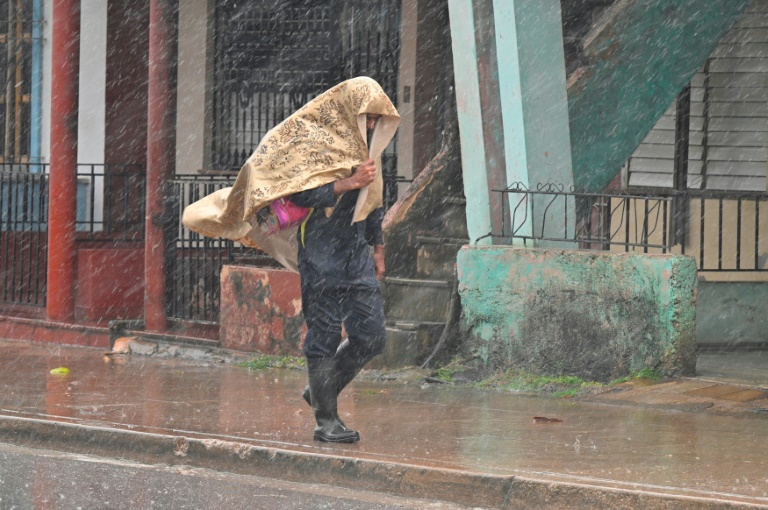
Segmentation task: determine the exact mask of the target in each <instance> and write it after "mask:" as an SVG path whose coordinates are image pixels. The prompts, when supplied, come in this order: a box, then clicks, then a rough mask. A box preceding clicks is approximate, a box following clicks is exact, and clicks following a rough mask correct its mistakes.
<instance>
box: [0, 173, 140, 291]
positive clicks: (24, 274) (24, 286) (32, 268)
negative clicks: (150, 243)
mask: <svg viewBox="0 0 768 510" xmlns="http://www.w3.org/2000/svg"><path fill="white" fill-rule="evenodd" d="M48 167H49V165H48V164H47V163H2V164H0V286H2V288H1V289H0V293H2V296H1V298H0V302H2V303H8V304H22V305H34V306H45V298H46V284H47V282H46V272H47V264H48V198H49V197H48V195H49V192H48V170H49V168H48ZM76 194H77V212H76V217H75V231H76V240H77V242H89V243H90V242H98V241H102V242H108V243H122V242H134V243H140V242H141V241H142V240H143V238H144V211H145V208H144V204H145V200H146V199H145V196H144V195H145V175H144V168H143V166H142V165H132V164H123V165H104V164H98V165H96V164H79V165H78V167H77V188H76Z"/></svg>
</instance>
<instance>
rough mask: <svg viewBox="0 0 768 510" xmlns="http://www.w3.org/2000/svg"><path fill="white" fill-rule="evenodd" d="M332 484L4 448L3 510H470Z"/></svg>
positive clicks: (0, 451) (0, 472)
mask: <svg viewBox="0 0 768 510" xmlns="http://www.w3.org/2000/svg"><path fill="white" fill-rule="evenodd" d="M467 508H468V507H465V506H459V505H454V504H450V503H442V502H436V501H427V500H420V499H409V498H398V497H393V496H388V495H383V494H378V493H372V492H365V491H351V490H347V489H342V488H338V487H331V486H328V485H312V484H300V483H290V482H283V481H279V480H272V479H267V478H259V477H253V476H243V475H234V474H230V473H219V472H215V471H211V470H206V469H199V468H192V467H186V466H173V467H170V466H162V465H154V466H150V465H144V464H138V463H135V462H128V461H122V460H116V459H105V458H97V457H90V456H84V455H73V454H66V453H60V452H54V451H49V450H34V449H29V448H21V447H17V446H12V445H8V444H0V509H3V510H17V509H18V510H27V509H36V510H40V509H44V510H54V509H56V510H58V509H72V510H75V509H84V510H85V509H99V510H112V509H114V510H119V509H131V510H141V509H195V510H198V509H205V510H213V509H227V510H237V509H258V510H272V509H275V510H277V509H280V510H291V509H301V510H359V509H370V510H394V509H423V510H462V509H463V510H466V509H467Z"/></svg>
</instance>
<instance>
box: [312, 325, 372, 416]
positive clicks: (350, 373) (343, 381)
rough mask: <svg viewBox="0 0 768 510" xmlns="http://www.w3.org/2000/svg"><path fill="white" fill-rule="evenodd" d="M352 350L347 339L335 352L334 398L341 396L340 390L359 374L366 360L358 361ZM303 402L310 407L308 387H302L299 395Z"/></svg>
mask: <svg viewBox="0 0 768 510" xmlns="http://www.w3.org/2000/svg"><path fill="white" fill-rule="evenodd" d="M353 351H354V349H352V348H351V347H350V344H349V339H346V340H344V341H343V342H341V344H340V345H339V348H338V349H337V350H336V355H335V356H334V357H333V359H334V360H335V361H336V396H338V395H339V394H341V392H342V390H343V389H344V388H346V387H347V385H348V384H349V383H350V382H352V379H354V378H355V376H357V374H359V373H360V370H362V369H363V367H364V366H365V364H366V363H368V361H369V360H368V359H360V358H359V357H358V356H355V355H354V354H353ZM301 396H302V398H303V399H304V401H305V402H306V403H307V404H308V405H309V407H312V399H311V396H310V393H309V386H306V387H304V392H303V393H302V394H301Z"/></svg>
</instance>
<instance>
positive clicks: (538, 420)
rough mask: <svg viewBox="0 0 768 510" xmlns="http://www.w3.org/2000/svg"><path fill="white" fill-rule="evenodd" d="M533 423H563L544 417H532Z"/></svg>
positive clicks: (556, 419)
mask: <svg viewBox="0 0 768 510" xmlns="http://www.w3.org/2000/svg"><path fill="white" fill-rule="evenodd" d="M533 423H563V420H561V419H560V418H547V417H545V416H534V417H533Z"/></svg>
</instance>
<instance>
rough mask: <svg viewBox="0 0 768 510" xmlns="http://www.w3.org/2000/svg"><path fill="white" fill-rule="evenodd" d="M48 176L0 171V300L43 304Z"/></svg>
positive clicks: (25, 303)
mask: <svg viewBox="0 0 768 510" xmlns="http://www.w3.org/2000/svg"><path fill="white" fill-rule="evenodd" d="M47 222H48V176H47V175H45V174H42V173H29V172H7V171H2V172H0V285H2V288H0V302H1V303H10V304H22V305H33V306H45V296H46V292H45V291H46V270H47V263H48V257H47V253H48V250H47V246H48V225H47Z"/></svg>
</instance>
